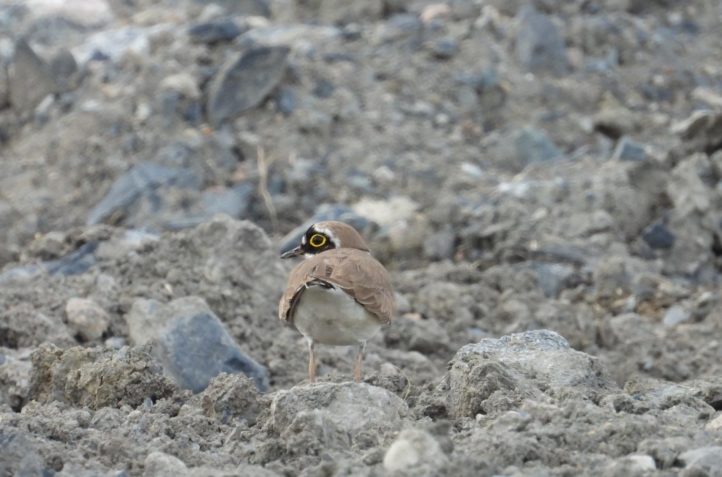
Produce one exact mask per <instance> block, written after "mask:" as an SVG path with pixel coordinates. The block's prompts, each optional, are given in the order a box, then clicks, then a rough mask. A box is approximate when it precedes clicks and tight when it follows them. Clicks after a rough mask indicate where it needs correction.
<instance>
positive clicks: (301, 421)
mask: <svg viewBox="0 0 722 477" xmlns="http://www.w3.org/2000/svg"><path fill="white" fill-rule="evenodd" d="M407 415H408V407H407V406H406V403H405V402H404V401H402V400H401V399H400V398H399V397H398V396H396V395H395V394H392V393H391V392H389V391H387V390H385V389H383V388H378V387H375V386H371V385H368V384H356V383H321V384H311V385H302V386H296V387H293V388H291V389H288V390H283V391H278V392H277V393H276V394H275V396H274V397H273V402H272V403H271V416H270V418H269V421H268V422H269V423H270V425H271V427H272V429H273V430H274V431H275V432H278V433H279V434H280V435H281V437H282V439H283V442H284V443H285V445H286V447H287V450H288V451H289V452H298V451H301V452H313V449H319V450H323V451H326V450H327V449H347V448H349V447H351V446H355V447H361V448H367V447H371V446H374V445H378V444H379V443H380V442H382V441H383V439H384V438H385V437H386V436H387V435H389V434H390V433H393V432H396V431H398V430H399V429H400V428H401V426H402V424H403V421H404V418H405V417H406V416H407Z"/></svg>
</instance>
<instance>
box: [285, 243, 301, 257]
mask: <svg viewBox="0 0 722 477" xmlns="http://www.w3.org/2000/svg"><path fill="white" fill-rule="evenodd" d="M299 255H303V247H301V246H300V245H299V246H298V247H296V248H292V249H291V250H287V251H285V252H283V253H282V254H281V258H292V257H298V256H299Z"/></svg>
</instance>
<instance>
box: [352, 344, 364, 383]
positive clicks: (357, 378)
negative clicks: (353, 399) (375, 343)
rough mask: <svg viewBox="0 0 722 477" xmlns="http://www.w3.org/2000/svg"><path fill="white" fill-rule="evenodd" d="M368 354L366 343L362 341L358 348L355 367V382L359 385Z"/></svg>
mask: <svg viewBox="0 0 722 477" xmlns="http://www.w3.org/2000/svg"><path fill="white" fill-rule="evenodd" d="M365 353H366V342H365V341H362V342H361V343H360V344H359V347H358V353H357V354H356V361H355V362H354V366H353V380H354V381H356V382H357V383H360V382H361V368H362V367H363V361H364V354H365Z"/></svg>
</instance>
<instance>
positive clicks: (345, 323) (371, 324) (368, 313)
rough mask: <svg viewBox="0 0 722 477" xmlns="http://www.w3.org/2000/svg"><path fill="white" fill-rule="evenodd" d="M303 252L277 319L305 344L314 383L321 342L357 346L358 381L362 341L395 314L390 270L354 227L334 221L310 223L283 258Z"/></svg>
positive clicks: (299, 254)
mask: <svg viewBox="0 0 722 477" xmlns="http://www.w3.org/2000/svg"><path fill="white" fill-rule="evenodd" d="M299 256H303V257H304V260H303V261H301V262H300V263H298V264H297V265H296V266H295V267H294V268H293V269H292V270H291V272H290V273H289V276H288V283H287V285H286V288H285V291H284V293H283V296H282V297H281V300H280V302H279V306H278V317H279V318H280V319H281V320H282V321H284V322H286V323H287V324H289V325H291V326H292V327H295V328H296V329H297V330H298V331H299V332H300V333H301V334H302V335H303V336H304V337H305V338H306V342H307V345H308V379H309V381H310V382H311V383H313V382H315V381H316V355H315V349H314V346H315V345H316V344H317V343H319V344H323V345H334V346H351V345H355V346H357V353H356V359H355V361H354V370H353V376H354V381H356V382H360V381H361V377H362V366H363V359H364V355H365V353H366V342H367V341H368V340H369V339H370V338H372V337H373V336H374V335H375V334H376V333H378V332H379V330H380V329H381V328H382V326H384V325H387V324H388V323H390V322H391V319H392V318H393V315H394V313H395V308H396V305H395V300H394V292H393V288H392V286H391V280H390V278H389V274H388V272H387V271H386V268H384V266H383V265H381V263H379V262H378V261H377V260H376V259H375V258H374V257H373V256H372V255H371V252H370V250H369V247H368V245H366V242H365V241H364V239H363V238H362V237H361V234H359V233H358V231H357V230H356V229H354V228H353V227H352V226H350V225H348V224H346V223H343V222H338V221H323V222H317V223H315V224H313V225H311V226H310V227H309V228H308V230H306V232H305V233H304V234H303V236H302V237H301V239H300V243H299V244H298V245H297V246H296V247H295V248H293V249H290V250H287V251H285V252H283V253H282V254H281V258H282V259H288V258H292V257H299Z"/></svg>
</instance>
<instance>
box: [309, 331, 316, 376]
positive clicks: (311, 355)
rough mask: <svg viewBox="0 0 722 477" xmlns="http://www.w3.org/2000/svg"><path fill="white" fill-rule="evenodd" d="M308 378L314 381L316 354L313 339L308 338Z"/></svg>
mask: <svg viewBox="0 0 722 477" xmlns="http://www.w3.org/2000/svg"><path fill="white" fill-rule="evenodd" d="M308 380H309V381H310V382H312V383H315V382H316V354H315V353H314V351H313V340H312V339H310V338H309V339H308Z"/></svg>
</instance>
